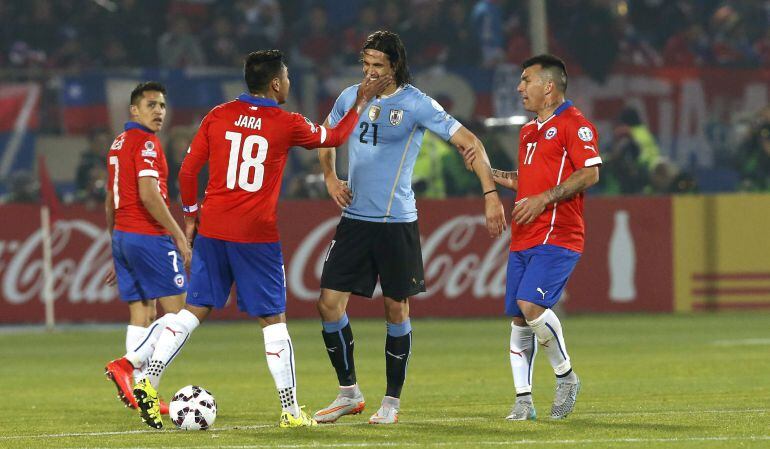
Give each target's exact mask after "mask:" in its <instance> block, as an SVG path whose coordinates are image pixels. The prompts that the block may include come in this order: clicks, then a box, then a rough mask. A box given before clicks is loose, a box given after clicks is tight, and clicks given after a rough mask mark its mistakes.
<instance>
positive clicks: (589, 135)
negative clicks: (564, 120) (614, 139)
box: [578, 126, 594, 142]
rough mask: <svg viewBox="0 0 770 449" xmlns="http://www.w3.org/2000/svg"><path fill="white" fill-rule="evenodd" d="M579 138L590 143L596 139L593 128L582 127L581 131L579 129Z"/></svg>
mask: <svg viewBox="0 0 770 449" xmlns="http://www.w3.org/2000/svg"><path fill="white" fill-rule="evenodd" d="M578 137H580V140H582V141H583V142H590V141H592V140H593V139H594V133H593V131H591V128H589V127H587V126H581V127H580V129H578Z"/></svg>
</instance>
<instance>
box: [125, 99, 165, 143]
mask: <svg viewBox="0 0 770 449" xmlns="http://www.w3.org/2000/svg"><path fill="white" fill-rule="evenodd" d="M130 109H131V116H132V118H133V119H134V121H136V122H137V123H139V124H140V125H142V126H145V127H147V128H149V129H150V130H151V131H152V132H155V133H156V132H158V131H160V129H161V128H162V127H163V120H164V119H165V118H166V96H165V95H163V94H162V93H160V92H158V91H154V90H150V91H147V92H144V93H143V94H142V99H141V100H139V104H138V105H133V104H132V105H131V108H130Z"/></svg>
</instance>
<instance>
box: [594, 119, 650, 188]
mask: <svg viewBox="0 0 770 449" xmlns="http://www.w3.org/2000/svg"><path fill="white" fill-rule="evenodd" d="M641 152H642V151H641V149H640V148H639V145H637V143H636V142H635V141H634V138H633V136H632V135H631V129H630V127H629V126H628V125H627V124H624V123H618V124H617V125H615V127H614V129H613V133H612V141H611V143H610V145H609V146H608V147H607V148H603V149H602V169H601V176H600V177H599V184H598V185H597V188H598V189H599V190H601V191H602V192H603V193H605V194H608V195H620V194H634V193H637V194H638V193H641V192H642V191H643V190H644V188H645V186H646V185H647V182H648V170H647V167H645V166H644V165H643V164H642V163H641V162H640V158H639V156H640V154H641Z"/></svg>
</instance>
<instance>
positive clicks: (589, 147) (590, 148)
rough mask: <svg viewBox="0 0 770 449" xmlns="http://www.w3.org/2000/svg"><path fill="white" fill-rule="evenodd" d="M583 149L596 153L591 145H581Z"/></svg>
mask: <svg viewBox="0 0 770 449" xmlns="http://www.w3.org/2000/svg"><path fill="white" fill-rule="evenodd" d="M583 148H585V149H586V150H591V151H593V152H594V153H596V148H595V147H594V146H593V145H583Z"/></svg>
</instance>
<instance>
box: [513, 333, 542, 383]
mask: <svg viewBox="0 0 770 449" xmlns="http://www.w3.org/2000/svg"><path fill="white" fill-rule="evenodd" d="M535 339H536V337H535V333H534V332H533V331H532V328H530V327H529V326H517V325H515V324H513V323H511V351H510V354H509V355H510V357H511V371H512V372H513V384H514V385H515V386H516V394H517V395H520V394H524V393H532V370H533V368H534V364H535V356H536V355H537V345H536V344H535Z"/></svg>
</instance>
